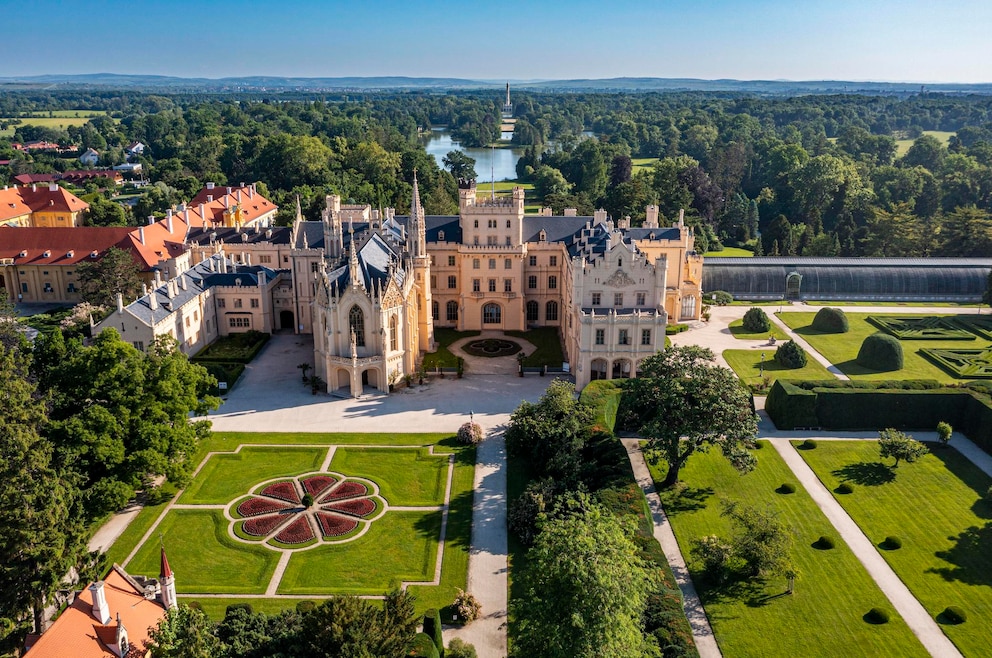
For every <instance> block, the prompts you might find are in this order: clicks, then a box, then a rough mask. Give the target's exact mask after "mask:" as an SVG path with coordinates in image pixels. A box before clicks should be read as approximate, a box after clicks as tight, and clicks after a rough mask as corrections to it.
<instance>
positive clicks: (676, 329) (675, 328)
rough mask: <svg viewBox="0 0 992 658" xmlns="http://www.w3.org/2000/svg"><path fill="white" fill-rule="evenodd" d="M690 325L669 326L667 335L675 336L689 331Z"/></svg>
mask: <svg viewBox="0 0 992 658" xmlns="http://www.w3.org/2000/svg"><path fill="white" fill-rule="evenodd" d="M688 330H689V325H687V324H669V325H666V326H665V335H666V336H674V335H675V334H680V333H682V332H683V331H688Z"/></svg>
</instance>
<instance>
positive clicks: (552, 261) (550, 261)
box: [549, 256, 558, 267]
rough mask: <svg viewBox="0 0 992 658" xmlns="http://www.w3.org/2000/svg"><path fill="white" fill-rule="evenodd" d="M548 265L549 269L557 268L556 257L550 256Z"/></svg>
mask: <svg viewBox="0 0 992 658" xmlns="http://www.w3.org/2000/svg"><path fill="white" fill-rule="evenodd" d="M549 264H550V265H551V267H557V266H558V257H557V256H552V257H551V259H550V260H549Z"/></svg>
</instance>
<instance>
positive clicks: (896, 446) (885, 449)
mask: <svg viewBox="0 0 992 658" xmlns="http://www.w3.org/2000/svg"><path fill="white" fill-rule="evenodd" d="M928 452H930V449H929V448H927V447H926V445H924V444H923V443H921V442H919V441H917V440H916V439H914V438H913V437H911V436H909V435H908V434H905V433H903V432H900V431H899V430H896V429H892V428H891V427H890V428H888V429H884V430H882V431H881V432H879V433H878V454H879V457H881V458H882V459H885V458H886V457H892V458H893V459H895V460H896V461H895V463H894V464H893V465H892V468H898V466H899V462H900V461H904V462H906V463H908V464H912V463H913V462H915V461H916V460H917V459H919V458H920V457H922V456H923V455H925V454H927V453H928Z"/></svg>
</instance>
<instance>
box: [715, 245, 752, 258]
mask: <svg viewBox="0 0 992 658" xmlns="http://www.w3.org/2000/svg"><path fill="white" fill-rule="evenodd" d="M753 257H754V252H753V251H751V250H750V249H741V248H740V247H724V248H723V249H721V250H720V251H707V252H706V253H704V254H703V258H753Z"/></svg>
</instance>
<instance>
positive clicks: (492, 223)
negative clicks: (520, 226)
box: [473, 219, 513, 228]
mask: <svg viewBox="0 0 992 658" xmlns="http://www.w3.org/2000/svg"><path fill="white" fill-rule="evenodd" d="M473 225H474V226H475V228H479V220H475V221H474V223H473ZM487 226H488V227H489V228H496V220H495V219H490V220H488V224H487ZM512 227H513V225H512V224H511V222H510V220H509V219H508V220H506V228H512Z"/></svg>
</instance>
